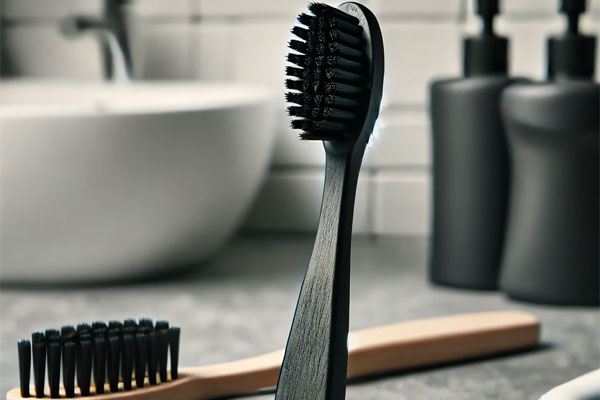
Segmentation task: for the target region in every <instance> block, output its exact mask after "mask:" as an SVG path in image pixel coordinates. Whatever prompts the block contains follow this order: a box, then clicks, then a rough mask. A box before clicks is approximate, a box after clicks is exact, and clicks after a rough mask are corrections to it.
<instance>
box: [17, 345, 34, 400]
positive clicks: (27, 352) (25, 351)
mask: <svg viewBox="0 0 600 400" xmlns="http://www.w3.org/2000/svg"><path fill="white" fill-rule="evenodd" d="M17 351H18V355H19V382H20V386H21V397H29V396H30V394H29V379H30V374H31V342H30V341H29V340H27V339H21V340H19V341H18V342H17Z"/></svg>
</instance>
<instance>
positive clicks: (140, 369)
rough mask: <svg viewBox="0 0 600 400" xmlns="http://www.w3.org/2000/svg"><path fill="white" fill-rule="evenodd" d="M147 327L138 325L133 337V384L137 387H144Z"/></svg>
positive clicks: (148, 339)
mask: <svg viewBox="0 0 600 400" xmlns="http://www.w3.org/2000/svg"><path fill="white" fill-rule="evenodd" d="M148 333H149V329H148V327H145V326H140V328H139V330H138V333H137V334H136V335H135V337H134V342H135V385H136V387H138V388H142V387H144V380H145V377H146V366H147V365H148V349H149V348H150V338H149V337H148Z"/></svg>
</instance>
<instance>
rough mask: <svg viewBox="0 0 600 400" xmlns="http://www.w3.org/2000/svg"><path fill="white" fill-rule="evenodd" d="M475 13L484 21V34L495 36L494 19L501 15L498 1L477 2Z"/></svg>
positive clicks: (482, 0) (481, 0)
mask: <svg viewBox="0 0 600 400" xmlns="http://www.w3.org/2000/svg"><path fill="white" fill-rule="evenodd" d="M475 13H476V14H477V15H479V16H480V17H481V20H482V21H483V32H482V33H483V34H484V35H492V36H493V35H494V17H495V16H496V15H498V14H500V9H499V8H498V0H493V1H489V0H477V3H476V5H475Z"/></svg>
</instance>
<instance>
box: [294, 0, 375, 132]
mask: <svg viewBox="0 0 600 400" xmlns="http://www.w3.org/2000/svg"><path fill="white" fill-rule="evenodd" d="M308 8H309V10H310V12H311V13H312V15H309V14H304V13H303V14H300V15H299V16H298V22H299V23H300V25H302V26H295V27H294V28H293V29H292V33H293V34H294V35H295V36H296V38H295V39H293V40H291V41H290V43H289V47H290V49H291V50H292V52H290V54H288V56H287V60H288V61H289V62H290V63H291V64H294V65H293V66H287V67H286V75H287V76H288V77H289V79H287V80H286V86H287V88H288V89H290V90H291V91H290V92H288V93H286V100H287V101H288V102H289V103H291V104H292V105H290V106H289V107H288V113H289V114H290V116H292V117H293V118H294V119H293V120H292V128H294V129H299V130H301V131H302V132H301V133H300V138H301V139H308V140H324V141H330V142H355V141H356V140H357V138H358V137H359V136H360V135H361V133H363V132H366V133H367V135H366V136H367V137H366V140H368V135H369V134H370V132H371V131H372V128H373V125H374V123H375V119H376V118H377V115H378V113H379V104H380V102H381V89H382V83H383V43H382V42H383V41H382V39H381V32H380V30H379V26H378V24H377V20H376V19H375V17H374V16H373V14H372V13H371V12H370V11H369V10H368V9H367V8H365V7H364V6H362V5H360V4H356V3H351V2H350V3H344V4H342V5H340V6H339V8H335V7H331V6H328V5H326V4H322V3H311V4H310V5H309V7H308ZM365 122H368V123H367V124H365ZM365 143H366V141H365Z"/></svg>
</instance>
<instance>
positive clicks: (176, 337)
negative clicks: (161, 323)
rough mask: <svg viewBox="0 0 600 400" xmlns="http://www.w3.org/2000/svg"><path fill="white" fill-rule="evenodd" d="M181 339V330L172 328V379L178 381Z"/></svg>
mask: <svg viewBox="0 0 600 400" xmlns="http://www.w3.org/2000/svg"><path fill="white" fill-rule="evenodd" d="M180 338H181V328H179V327H172V328H170V329H169V349H170V350H169V351H170V352H171V379H177V377H178V375H179V373H178V371H177V368H178V366H179V341H180Z"/></svg>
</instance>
